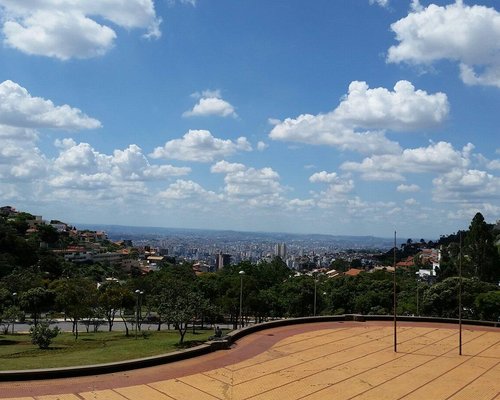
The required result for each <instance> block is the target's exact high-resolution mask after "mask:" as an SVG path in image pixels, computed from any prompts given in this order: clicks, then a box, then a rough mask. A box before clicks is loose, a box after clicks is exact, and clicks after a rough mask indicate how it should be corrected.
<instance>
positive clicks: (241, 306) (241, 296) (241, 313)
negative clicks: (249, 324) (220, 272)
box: [239, 270, 245, 328]
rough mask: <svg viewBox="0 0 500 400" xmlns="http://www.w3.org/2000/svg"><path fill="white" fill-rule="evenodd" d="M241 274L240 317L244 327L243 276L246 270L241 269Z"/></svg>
mask: <svg viewBox="0 0 500 400" xmlns="http://www.w3.org/2000/svg"><path fill="white" fill-rule="evenodd" d="M239 274H240V318H241V325H240V326H241V328H243V276H244V275H245V271H243V270H241V271H240V272H239Z"/></svg>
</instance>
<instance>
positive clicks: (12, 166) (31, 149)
mask: <svg viewBox="0 0 500 400" xmlns="http://www.w3.org/2000/svg"><path fill="white" fill-rule="evenodd" d="M46 171H47V159H46V158H45V156H44V155H43V154H42V153H41V151H40V150H39V149H38V148H37V147H36V146H35V145H34V143H31V142H23V141H19V140H9V139H0V181H2V182H19V181H28V180H32V179H37V178H40V177H42V176H44V175H45V173H46Z"/></svg>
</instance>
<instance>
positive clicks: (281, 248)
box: [274, 243, 286, 260]
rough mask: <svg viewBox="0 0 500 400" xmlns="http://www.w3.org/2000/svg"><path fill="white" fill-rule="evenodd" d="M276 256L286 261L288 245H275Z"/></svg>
mask: <svg viewBox="0 0 500 400" xmlns="http://www.w3.org/2000/svg"><path fill="white" fill-rule="evenodd" d="M274 255H275V256H277V257H280V258H281V259H282V260H286V244H285V243H277V244H276V245H274Z"/></svg>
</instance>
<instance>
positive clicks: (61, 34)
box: [0, 0, 161, 60]
mask: <svg viewBox="0 0 500 400" xmlns="http://www.w3.org/2000/svg"><path fill="white" fill-rule="evenodd" d="M0 7H2V8H3V11H4V14H5V17H4V20H3V27H2V33H3V35H4V43H5V44H6V45H7V46H9V47H12V48H15V49H17V50H20V51H22V52H24V53H26V54H32V55H41V56H47V57H55V58H58V59H61V60H67V59H70V58H74V57H76V58H89V57H95V56H99V55H103V54H105V53H106V52H108V51H109V50H110V49H111V48H112V47H113V45H114V41H115V39H116V36H117V35H116V32H115V31H114V30H113V29H112V28H111V27H110V26H109V25H108V23H112V24H114V25H116V26H119V27H122V28H125V29H134V28H138V29H143V30H146V33H145V34H144V36H145V37H146V38H157V37H160V36H161V32H160V29H159V26H160V23H161V19H160V18H158V17H157V16H156V12H155V9H154V3H153V0H128V1H123V0H42V1H39V0H25V1H17V0H0Z"/></svg>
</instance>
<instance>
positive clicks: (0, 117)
mask: <svg viewBox="0 0 500 400" xmlns="http://www.w3.org/2000/svg"><path fill="white" fill-rule="evenodd" d="M0 124H2V125H8V126H11V127H17V128H53V129H65V130H75V129H94V128H99V127H101V123H100V122H99V121H98V120H96V119H94V118H90V117H88V116H87V115H85V114H84V113H82V111H81V110H79V109H78V108H73V107H70V106H68V105H66V104H65V105H62V106H55V105H54V104H53V103H52V101H50V100H45V99H43V98H41V97H33V96H31V95H30V94H29V92H28V91H27V90H26V89H25V88H23V87H22V86H20V85H19V84H17V83H15V82H12V81H10V80H7V81H4V82H2V83H0Z"/></svg>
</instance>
